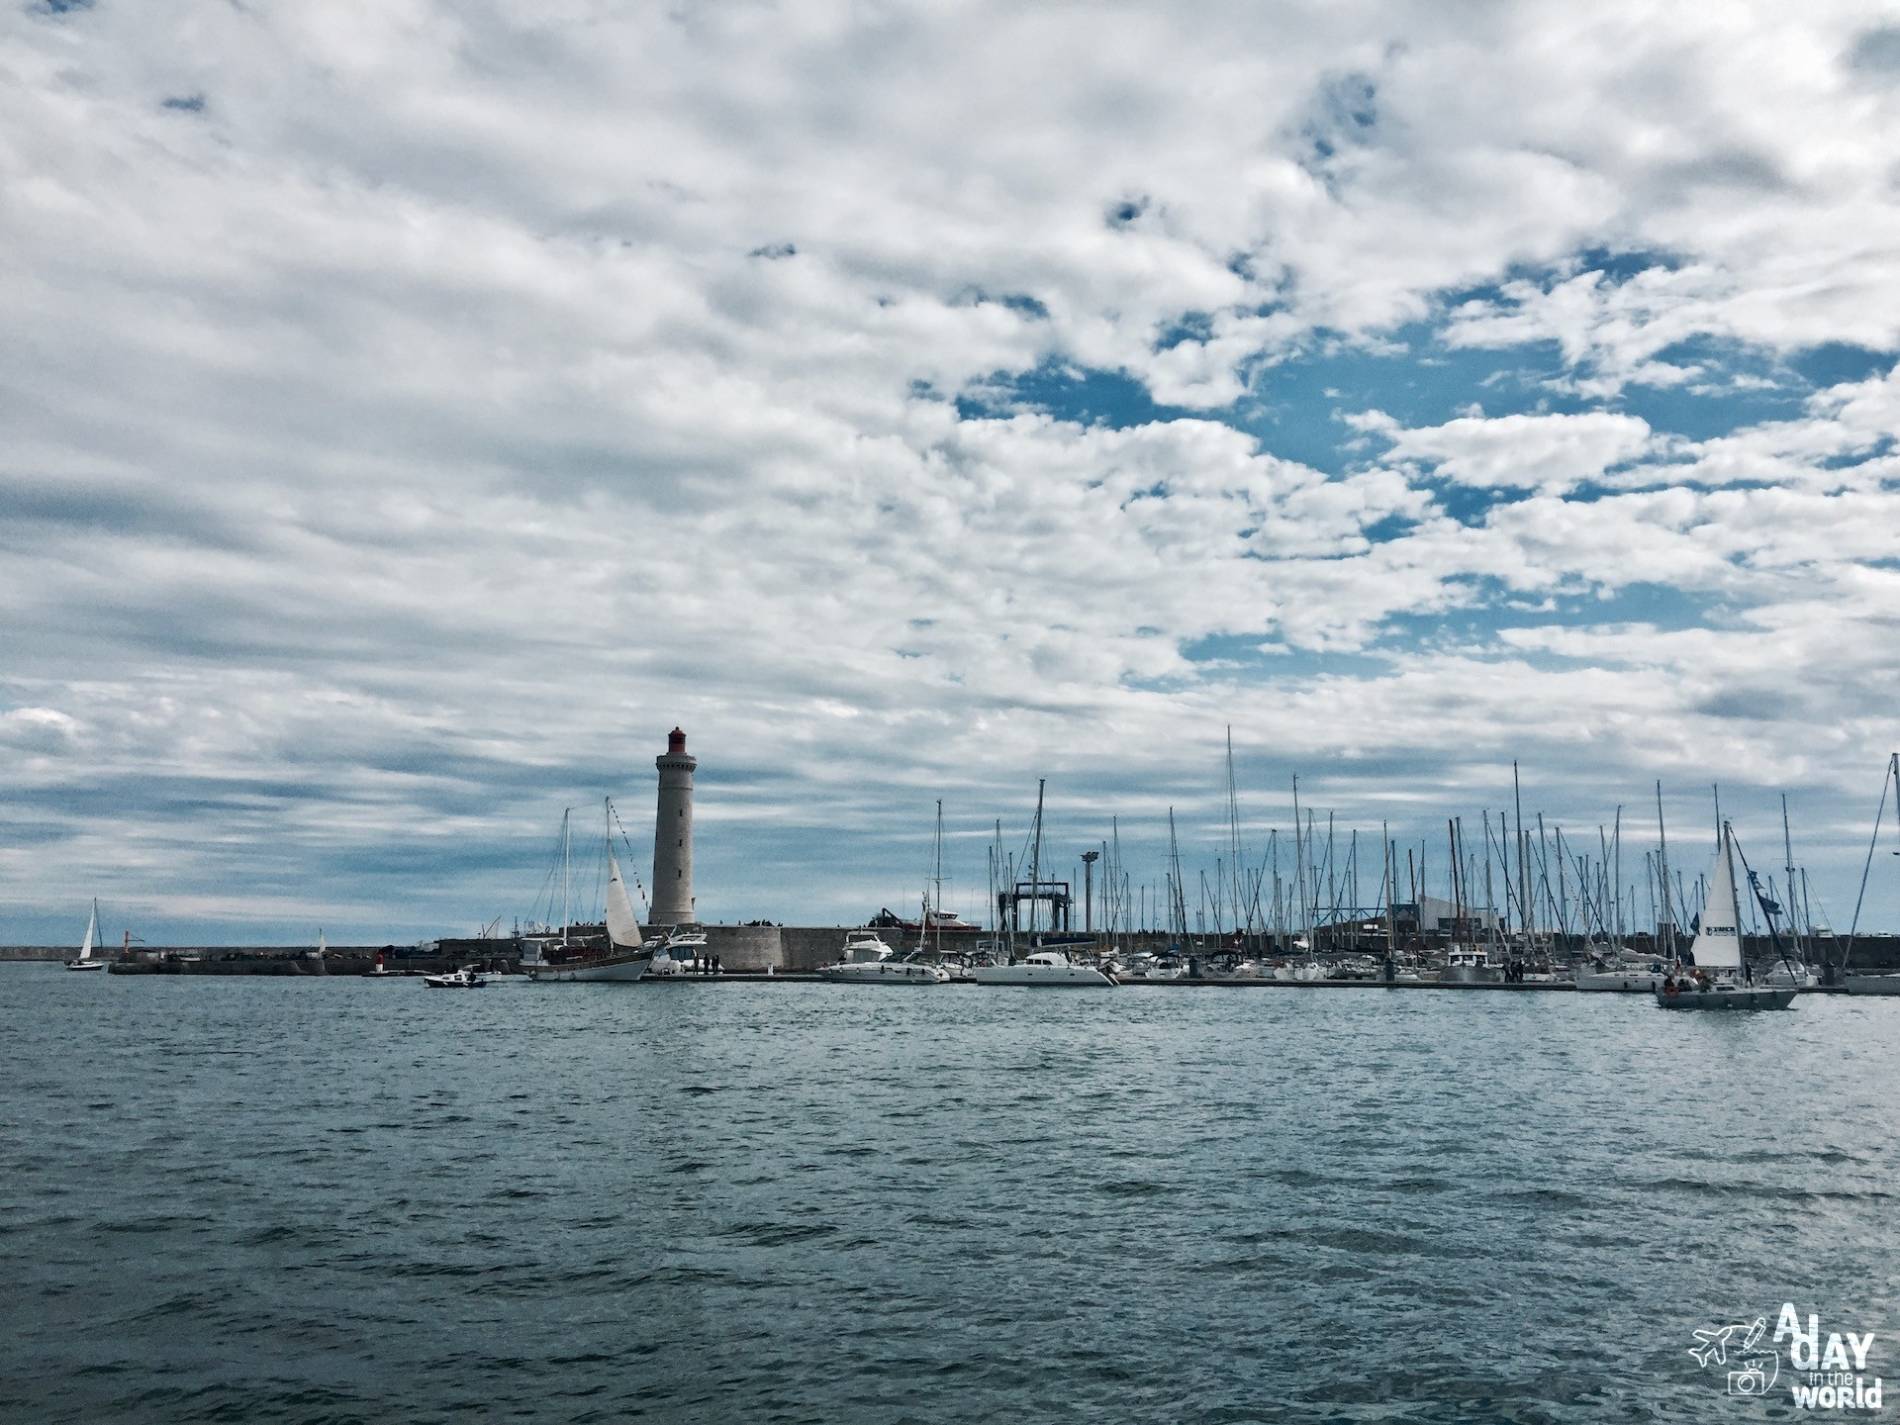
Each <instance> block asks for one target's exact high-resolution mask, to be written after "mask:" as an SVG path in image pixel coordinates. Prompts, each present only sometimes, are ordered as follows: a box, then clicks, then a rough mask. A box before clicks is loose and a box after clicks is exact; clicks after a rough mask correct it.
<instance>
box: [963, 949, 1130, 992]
mask: <svg viewBox="0 0 1900 1425" xmlns="http://www.w3.org/2000/svg"><path fill="white" fill-rule="evenodd" d="M971 976H972V978H973V979H975V981H976V982H977V983H978V984H979V985H1033V986H1045V987H1048V988H1051V989H1057V988H1068V989H1099V988H1102V987H1105V986H1108V985H1112V984H1114V983H1115V978H1114V976H1112V975H1110V974H1108V973H1107V972H1106V971H1103V970H1098V969H1096V968H1095V967H1094V966H1093V965H1079V964H1077V963H1075V962H1074V961H1072V960H1071V959H1069V957H1068V956H1067V955H1064V954H1063V953H1062V952H1061V951H1060V950H1036V951H1032V952H1031V953H1030V954H1029V955H1028V956H1026V957H1025V958H1023V959H1021V960H1018V961H1016V962H1015V963H1014V964H1010V965H979V966H977V968H976V969H975V970H973V971H971Z"/></svg>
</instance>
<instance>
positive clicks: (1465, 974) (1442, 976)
mask: <svg viewBox="0 0 1900 1425" xmlns="http://www.w3.org/2000/svg"><path fill="white" fill-rule="evenodd" d="M1503 979H1504V971H1503V969H1502V968H1501V967H1499V966H1496V965H1493V964H1492V963H1491V962H1490V959H1489V957H1488V956H1487V955H1486V954H1485V952H1484V951H1483V950H1481V949H1479V948H1478V947H1477V946H1475V945H1453V946H1452V947H1451V948H1450V949H1448V950H1446V952H1445V968H1444V969H1443V970H1441V971H1440V972H1439V975H1438V982H1439V983H1440V984H1441V985H1491V984H1497V983H1499V982H1500V981H1502V980H1503Z"/></svg>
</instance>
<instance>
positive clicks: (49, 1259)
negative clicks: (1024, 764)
mask: <svg viewBox="0 0 1900 1425" xmlns="http://www.w3.org/2000/svg"><path fill="white" fill-rule="evenodd" d="M0 1024H4V1030H3V1031H0V1046H4V1047H3V1058H4V1065H5V1069H6V1077H7V1092H6V1094H5V1097H4V1099H0V1420H5V1421H9V1422H12V1421H31V1422H59V1421H73V1422H87V1425H96V1423H97V1422H106V1421H121V1420H124V1421H181V1422H182V1421H240V1422H250V1421H269V1422H308V1425H318V1422H324V1423H325V1425H340V1422H355V1421H360V1422H378V1425H382V1422H396V1421H401V1422H408V1421H415V1422H429V1421H463V1420H477V1419H479V1420H501V1421H506V1420H522V1421H563V1422H566V1421H572V1422H592V1421H621V1420H647V1421H735V1422H775V1421H784V1422H811V1423H812V1425H841V1422H859V1421H862V1422H878V1425H885V1423H886V1422H937V1421H999V1422H1042V1421H1049V1422H1070V1421H1075V1422H1081V1421H1089V1422H1095V1421H1100V1422H1111V1421H1112V1422H1122V1421H1194V1422H1210V1425H1211V1422H1246V1421H1281V1420H1287V1421H1296V1420H1297V1421H1378V1422H1412V1421H1415V1422H1446V1425H1453V1422H1456V1425H1468V1423H1469V1422H1482V1421H1512V1422H1542V1421H1548V1422H1603V1421H1679V1420H1710V1421H1737V1420H1754V1419H1797V1418H1800V1419H1807V1418H1810V1417H1812V1416H1813V1415H1815V1414H1817V1413H1821V1414H1829V1413H1831V1414H1832V1415H1834V1416H1835V1417H1839V1416H1840V1415H1842V1414H1843V1413H1846V1414H1848V1415H1849V1416H1854V1412H1851V1411H1850V1412H1841V1411H1838V1410H1836V1411H1833V1412H1825V1411H1817V1410H1813V1409H1809V1408H1806V1407H1802V1406H1798V1405H1797V1404H1796V1403H1795V1401H1794V1398H1793V1396H1792V1394H1791V1393H1790V1391H1789V1389H1788V1387H1789V1384H1790V1381H1791V1378H1798V1373H1797V1372H1796V1369H1795V1361H1794V1357H1793V1347H1794V1345H1795V1344H1796V1343H1795V1342H1794V1341H1793V1339H1792V1338H1788V1339H1784V1340H1782V1341H1780V1342H1778V1343H1777V1342H1776V1341H1774V1340H1773V1337H1774V1335H1775V1334H1776V1332H1777V1327H1778V1326H1779V1325H1781V1324H1782V1313H1783V1309H1784V1307H1790V1306H1791V1307H1792V1308H1793V1309H1794V1312H1795V1319H1797V1320H1799V1321H1800V1322H1801V1324H1802V1325H1803V1327H1804V1328H1805V1326H1806V1325H1807V1324H1808V1318H1809V1317H1810V1315H1812V1317H1813V1318H1814V1324H1815V1325H1816V1326H1817V1327H1818V1332H1819V1335H1820V1336H1821V1337H1822V1338H1825V1337H1826V1336H1827V1335H1828V1334H1830V1333H1835V1332H1840V1333H1846V1332H1853V1333H1856V1334H1857V1335H1862V1336H1864V1335H1866V1334H1868V1333H1872V1335H1873V1338H1874V1339H1873V1341H1872V1343H1871V1348H1870V1351H1869V1358H1868V1360H1867V1362H1866V1368H1865V1370H1864V1372H1862V1373H1861V1374H1863V1375H1864V1376H1866V1377H1867V1378H1868V1379H1869V1380H1871V1379H1873V1378H1875V1377H1879V1376H1880V1375H1881V1374H1882V1372H1883V1371H1885V1372H1887V1373H1889V1376H1890V1377H1891V1376H1900V1285H1896V1281H1895V1272H1894V1267H1895V1265H1896V1262H1900V1203H1897V1202H1896V1193H1897V1192H1900V1175H1897V1173H1896V1169H1900V1147H1897V1146H1896V1139H1897V1138H1900V1134H1897V1132H1896V1130H1897V1129H1900V1053H1896V1046H1897V1045H1900V1000H1879V999H1854V998H1845V997H1834V996H1809V997H1804V998H1803V999H1801V1000H1800V1001H1799V1002H1798V1003H1797V1005H1796V1008H1795V1009H1794V1011H1793V1012H1791V1013H1782V1014H1758V1015H1748V1014H1738V1015H1713V1014H1711V1015H1695V1014H1670V1013H1664V1012H1662V1011H1661V1010H1659V1009H1657V1008H1656V1007H1655V1006H1654V1005H1652V1004H1651V1003H1649V1002H1648V1001H1647V1000H1645V999H1643V998H1639V997H1627V998H1626V997H1621V996H1609V995H1581V994H1537V993H1497V992H1475V993H1457V992H1418V991H1385V990H1375V989H1363V990H1337V991H1329V990H1273V989H1258V990H1224V989H1212V988H1194V989H1181V988H1161V987H1151V988H1143V987H1135V986H1127V987H1123V988H1120V989H1112V990H1103V991H1100V992H1095V991H1067V992H1063V991H1045V990H1033V989H1000V988H974V987H963V986H946V987H937V988H930V989H910V988H907V989H898V988H884V987H878V986H837V985H825V984H802V983H801V984H790V983H787V984H738V983H731V984H700V983H685V984H668V985H651V986H642V985H633V986H617V985H503V986H495V987H490V988H488V989H486V990H482V991H479V992H474V993H468V992H463V993H436V992H429V991H425V989H424V988H423V986H422V984H421V982H420V981H419V980H415V979H396V980H392V981H386V982H378V981H374V980H366V979H354V978H341V977H339V978H334V979H327V980H325V979H236V978H234V979H218V978H172V977H126V976H112V975H73V974H67V973H64V972H63V971H62V970H60V969H59V968H58V967H57V966H49V965H5V966H0ZM1757 1320H1761V1321H1764V1322H1765V1323H1766V1330H1765V1331H1764V1332H1763V1333H1762V1335H1761V1336H1760V1337H1759V1338H1758V1341H1757V1344H1756V1345H1755V1346H1754V1347H1753V1348H1752V1351H1751V1352H1750V1356H1749V1358H1750V1359H1752V1360H1753V1361H1754V1362H1755V1363H1756V1364H1755V1365H1753V1366H1748V1367H1746V1368H1745V1369H1744V1371H1742V1372H1741V1374H1742V1379H1741V1380H1740V1381H1739V1387H1740V1390H1739V1392H1738V1393H1736V1394H1731V1389H1732V1388H1733V1386H1734V1385H1735V1384H1736V1382H1733V1381H1732V1380H1731V1378H1730V1377H1731V1373H1732V1372H1735V1371H1736V1368H1737V1367H1738V1365H1741V1363H1742V1360H1743V1354H1742V1343H1743V1341H1744V1340H1745V1336H1746V1332H1745V1331H1738V1332H1736V1333H1734V1334H1733V1335H1732V1336H1730V1337H1729V1338H1727V1341H1728V1349H1727V1352H1726V1356H1725V1359H1724V1360H1723V1361H1721V1362H1716V1361H1713V1360H1710V1361H1709V1362H1708V1363H1707V1364H1700V1363H1699V1362H1698V1358H1697V1357H1696V1356H1694V1355H1692V1354H1691V1349H1692V1348H1696V1349H1700V1350H1703V1351H1705V1352H1706V1348H1707V1344H1708V1338H1707V1337H1703V1338H1698V1337H1697V1336H1696V1335H1695V1332H1696V1331H1698V1330H1703V1331H1705V1332H1711V1333H1713V1332H1717V1331H1719V1329H1720V1328H1723V1327H1726V1326H1730V1325H1736V1326H1739V1327H1744V1328H1745V1327H1747V1326H1748V1325H1749V1324H1751V1323H1753V1322H1755V1321H1757ZM1771 1363H1772V1364H1773V1365H1774V1366H1775V1367H1776V1372H1777V1375H1776V1378H1775V1379H1774V1380H1773V1381H1772V1382H1769V1383H1767V1384H1763V1382H1764V1381H1766V1380H1767V1374H1766V1372H1767V1366H1768V1365H1769V1364H1771ZM1757 1369H1759V1379H1758V1378H1757V1377H1755V1376H1750V1375H1748V1374H1747V1372H1748V1371H1754V1370H1757ZM1888 1383H1889V1384H1890V1385H1893V1386H1895V1387H1900V1381H1893V1380H1891V1379H1889V1381H1888ZM1758 1384H1759V1385H1762V1389H1760V1390H1755V1389H1754V1387H1755V1386H1756V1385H1758ZM1740 1397H1754V1398H1740ZM1887 1408H1888V1409H1889V1410H1890V1409H1891V1408H1892V1407H1891V1403H1889V1405H1888V1407H1887ZM1858 1418H1867V1417H1866V1415H1865V1413H1864V1412H1863V1413H1861V1414H1860V1416H1859V1417H1858Z"/></svg>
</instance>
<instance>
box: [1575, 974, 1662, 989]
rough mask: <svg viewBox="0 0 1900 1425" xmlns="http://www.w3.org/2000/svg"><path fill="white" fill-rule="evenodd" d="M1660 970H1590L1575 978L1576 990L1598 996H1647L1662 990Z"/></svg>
mask: <svg viewBox="0 0 1900 1425" xmlns="http://www.w3.org/2000/svg"><path fill="white" fill-rule="evenodd" d="M1662 982H1663V972H1662V971H1661V970H1656V971H1653V972H1652V971H1649V970H1591V971H1589V972H1588V973H1587V974H1580V975H1578V976H1577V988H1578V989H1580V990H1594V991H1596V992H1597V993H1599V994H1649V993H1651V992H1652V991H1655V990H1659V989H1661V988H1662Z"/></svg>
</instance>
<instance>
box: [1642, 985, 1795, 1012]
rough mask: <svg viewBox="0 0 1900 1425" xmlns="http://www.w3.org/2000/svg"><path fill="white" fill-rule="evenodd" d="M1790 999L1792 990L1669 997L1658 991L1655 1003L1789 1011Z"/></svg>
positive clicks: (1677, 1006) (1721, 991)
mask: <svg viewBox="0 0 1900 1425" xmlns="http://www.w3.org/2000/svg"><path fill="white" fill-rule="evenodd" d="M1794 996H1795V992H1794V991H1793V990H1792V989H1782V990H1775V989H1767V988H1754V989H1734V990H1726V989H1717V990H1678V991H1677V992H1676V993H1675V994H1672V995H1671V994H1664V993H1663V992H1662V991H1661V990H1658V991H1656V1003H1657V1004H1659V1005H1661V1006H1662V1007H1663V1008H1664V1009H1701V1010H1717V1011H1719V1010H1737V1009H1739V1010H1752V1009H1792V1008H1793V1007H1794Z"/></svg>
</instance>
